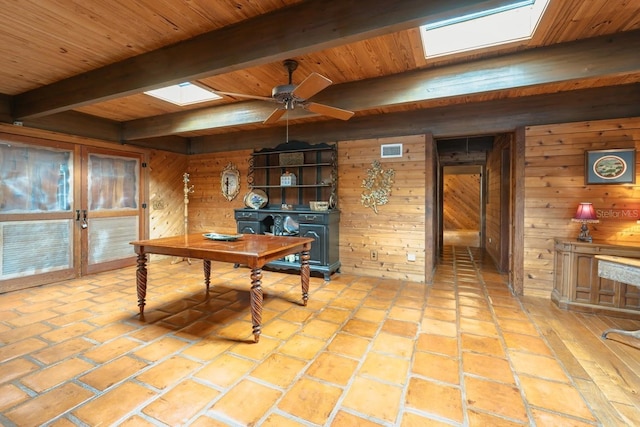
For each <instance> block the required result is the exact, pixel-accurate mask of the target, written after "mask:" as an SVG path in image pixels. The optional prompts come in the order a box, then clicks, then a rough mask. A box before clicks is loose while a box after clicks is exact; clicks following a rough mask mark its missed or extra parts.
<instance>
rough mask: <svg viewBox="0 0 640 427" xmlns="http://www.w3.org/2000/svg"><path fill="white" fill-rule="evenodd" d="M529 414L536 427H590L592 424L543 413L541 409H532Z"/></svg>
mask: <svg viewBox="0 0 640 427" xmlns="http://www.w3.org/2000/svg"><path fill="white" fill-rule="evenodd" d="M531 414H532V415H533V421H534V422H535V423H536V425H538V426H571V427H591V426H593V425H594V424H592V422H589V421H586V420H585V421H580V420H576V419H575V418H569V417H567V416H563V415H561V414H556V413H552V412H547V411H543V410H541V409H537V408H532V409H531Z"/></svg>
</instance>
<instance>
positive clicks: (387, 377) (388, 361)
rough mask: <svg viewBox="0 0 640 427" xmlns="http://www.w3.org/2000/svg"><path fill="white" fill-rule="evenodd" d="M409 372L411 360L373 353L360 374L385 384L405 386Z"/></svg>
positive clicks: (368, 357)
mask: <svg viewBox="0 0 640 427" xmlns="http://www.w3.org/2000/svg"><path fill="white" fill-rule="evenodd" d="M408 371H409V360H407V359H401V358H398V357H394V356H386V355H383V354H379V353H375V352H371V353H369V356H367V358H366V359H365V361H364V363H363V364H362V367H361V368H360V371H359V373H360V374H361V375H363V376H367V377H372V378H378V379H380V380H383V381H385V382H389V383H393V384H398V385H400V386H402V385H404V383H405V381H406V379H407V373H408Z"/></svg>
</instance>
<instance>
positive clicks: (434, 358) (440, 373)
mask: <svg viewBox="0 0 640 427" xmlns="http://www.w3.org/2000/svg"><path fill="white" fill-rule="evenodd" d="M459 366H460V365H459V364H458V359H452V358H451V357H446V356H440V355H437V354H431V353H423V352H421V351H418V352H416V354H415V355H414V359H413V365H412V372H413V373H415V374H417V375H421V376H423V377H427V378H430V379H433V380H437V381H442V382H445V383H450V384H460V374H459V372H458V370H459Z"/></svg>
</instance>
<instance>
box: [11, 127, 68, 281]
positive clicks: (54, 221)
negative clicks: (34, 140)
mask: <svg viewBox="0 0 640 427" xmlns="http://www.w3.org/2000/svg"><path fill="white" fill-rule="evenodd" d="M73 188H74V149H73V147H72V146H70V145H69V146H65V145H64V144H56V146H55V147H53V146H47V145H46V144H44V145H42V146H39V145H32V144H23V143H21V142H16V141H13V140H12V141H9V140H5V139H3V138H1V137H0V292H7V291H11V290H16V289H21V288H25V287H29V286H34V285H35V284H42V283H49V282H53V281H57V280H63V279H67V278H72V277H74V276H75V271H76V266H78V265H79V263H78V264H76V263H75V260H74V255H73V254H74V233H75V232H76V230H75V227H74V221H75V218H74V216H73V210H72V206H73V203H74V192H73Z"/></svg>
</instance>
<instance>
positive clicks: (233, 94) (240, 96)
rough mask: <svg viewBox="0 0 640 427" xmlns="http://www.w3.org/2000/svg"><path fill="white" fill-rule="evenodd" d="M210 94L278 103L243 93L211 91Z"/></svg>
mask: <svg viewBox="0 0 640 427" xmlns="http://www.w3.org/2000/svg"><path fill="white" fill-rule="evenodd" d="M212 92H213V93H215V94H216V95H225V96H232V97H234V98H250V99H260V100H262V101H269V102H278V101H277V100H275V99H273V98H269V97H266V96H257V95H246V94H244V93H233V92H221V91H219V90H213V91H212Z"/></svg>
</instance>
